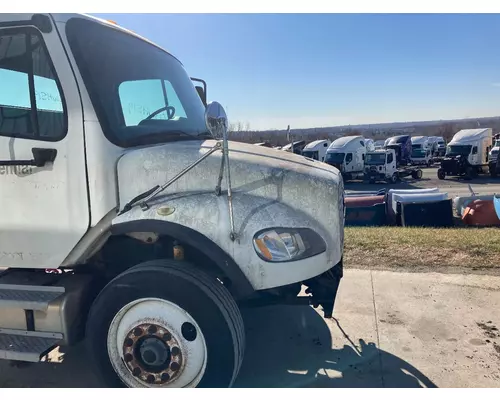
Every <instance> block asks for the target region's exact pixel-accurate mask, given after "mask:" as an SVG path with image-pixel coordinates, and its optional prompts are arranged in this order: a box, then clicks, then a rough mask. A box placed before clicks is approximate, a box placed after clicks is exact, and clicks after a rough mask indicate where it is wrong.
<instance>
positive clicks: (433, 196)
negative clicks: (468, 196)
mask: <svg viewBox="0 0 500 400" xmlns="http://www.w3.org/2000/svg"><path fill="white" fill-rule="evenodd" d="M447 198H448V193H442V192H439V189H438V188H429V189H391V190H389V192H388V193H387V199H386V205H387V219H388V223H389V224H390V225H397V226H405V225H404V224H405V223H406V224H410V222H409V221H408V222H405V221H403V220H402V208H403V206H404V205H405V204H420V207H414V211H415V212H418V213H419V214H418V215H420V214H422V215H426V218H428V216H429V215H432V214H429V213H430V212H432V211H430V210H431V208H432V207H431V208H430V209H429V210H426V208H427V205H430V204H433V203H436V202H440V201H443V200H446V199H447ZM450 206H451V201H450ZM408 209H409V208H408ZM450 215H451V216H453V214H452V211H451V209H450ZM405 216H406V217H405V218H410V217H409V215H408V211H407V212H406V214H405Z"/></svg>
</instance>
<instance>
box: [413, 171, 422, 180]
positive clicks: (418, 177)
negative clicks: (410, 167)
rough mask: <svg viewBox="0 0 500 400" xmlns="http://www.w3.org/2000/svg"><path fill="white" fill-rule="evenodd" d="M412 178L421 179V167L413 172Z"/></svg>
mask: <svg viewBox="0 0 500 400" xmlns="http://www.w3.org/2000/svg"><path fill="white" fill-rule="evenodd" d="M414 174H415V175H414V179H422V175H423V172H422V170H421V169H417V170H416V171H415V172H414Z"/></svg>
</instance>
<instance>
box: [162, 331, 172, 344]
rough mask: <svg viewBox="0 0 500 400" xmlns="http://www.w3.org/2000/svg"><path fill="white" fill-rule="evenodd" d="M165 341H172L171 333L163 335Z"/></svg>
mask: <svg viewBox="0 0 500 400" xmlns="http://www.w3.org/2000/svg"><path fill="white" fill-rule="evenodd" d="M163 340H165V341H167V342H168V341H169V340H172V335H171V334H170V333H168V332H167V333H165V334H164V335H163Z"/></svg>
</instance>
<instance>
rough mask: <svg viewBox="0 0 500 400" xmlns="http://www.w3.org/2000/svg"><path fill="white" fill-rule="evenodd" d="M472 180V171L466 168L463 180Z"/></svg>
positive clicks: (470, 168)
mask: <svg viewBox="0 0 500 400" xmlns="http://www.w3.org/2000/svg"><path fill="white" fill-rule="evenodd" d="M473 178H474V169H473V168H472V167H467V168H466V169H465V179H467V180H471V179H473Z"/></svg>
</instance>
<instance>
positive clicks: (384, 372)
mask: <svg viewBox="0 0 500 400" xmlns="http://www.w3.org/2000/svg"><path fill="white" fill-rule="evenodd" d="M244 318H245V323H246V327H247V350H246V355H245V361H244V364H243V366H242V370H241V372H240V375H239V377H238V380H237V382H236V384H235V386H236V387H262V388H266V387H281V388H287V387H327V388H329V387H332V388H333V387H354V388H358V387H364V388H367V387H370V388H372V387H404V388H417V387H436V386H435V385H434V383H433V382H431V380H430V379H428V378H427V377H426V376H425V375H424V374H423V373H421V372H420V371H418V370H417V369H415V368H414V367H413V366H412V365H410V364H408V363H407V362H405V361H404V360H402V359H400V358H398V357H396V356H395V355H393V354H390V353H387V352H384V351H383V350H380V349H379V348H377V346H376V344H375V343H372V342H369V341H365V340H364V339H363V338H356V336H353V338H354V339H351V337H349V335H348V332H344V330H343V327H342V326H341V323H339V322H337V321H336V320H331V321H330V326H328V325H327V324H326V323H325V320H324V319H323V318H321V317H320V315H318V313H317V312H316V311H315V310H314V309H312V308H311V307H307V306H304V307H302V306H301V307H299V306H288V307H283V306H276V307H265V308H256V309H248V310H245V311H244ZM350 334H351V335H355V332H351V333H350ZM332 337H333V340H332ZM61 352H62V353H64V349H62V350H61ZM52 358H53V359H54V357H52ZM55 359H56V360H57V359H59V360H60V361H61V362H60V363H56V364H49V363H39V364H33V365H30V366H29V367H28V368H14V367H11V366H9V364H8V362H5V361H2V362H0V387H99V386H100V383H99V382H98V380H97V379H96V377H95V376H94V374H93V371H92V366H91V365H89V364H88V363H87V359H86V355H85V347H84V346H82V345H80V346H78V347H76V348H73V349H71V351H69V352H68V353H66V354H61V355H60V356H59V357H58V356H57V355H56V356H55Z"/></svg>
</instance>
